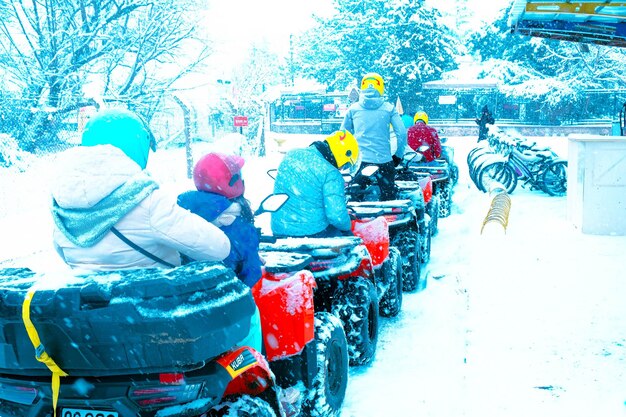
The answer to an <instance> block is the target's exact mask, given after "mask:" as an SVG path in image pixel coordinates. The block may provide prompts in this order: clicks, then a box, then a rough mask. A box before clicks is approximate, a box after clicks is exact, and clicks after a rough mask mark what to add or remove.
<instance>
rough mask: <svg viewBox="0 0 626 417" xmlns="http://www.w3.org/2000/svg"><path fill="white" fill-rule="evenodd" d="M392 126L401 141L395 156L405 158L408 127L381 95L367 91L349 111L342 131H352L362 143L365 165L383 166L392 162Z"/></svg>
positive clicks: (361, 148) (363, 92) (362, 156)
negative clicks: (366, 163)
mask: <svg viewBox="0 0 626 417" xmlns="http://www.w3.org/2000/svg"><path fill="white" fill-rule="evenodd" d="M389 125H391V126H392V127H393V130H394V132H395V134H396V138H397V141H398V145H397V149H396V152H395V155H397V156H398V157H400V158H402V156H404V148H405V147H406V127H405V126H404V123H403V122H402V118H401V117H400V114H399V113H398V111H397V110H396V108H395V107H394V106H393V105H392V104H391V103H387V102H386V101H385V100H384V98H383V97H381V96H380V94H379V93H378V91H376V90H374V89H367V90H364V91H362V92H361V97H360V99H359V101H358V102H357V103H354V104H352V105H351V106H350V108H349V109H348V112H347V113H346V116H345V118H344V119H343V123H342V124H341V129H345V130H348V131H349V132H350V133H352V134H353V135H354V137H355V138H356V140H357V141H358V142H359V151H360V152H361V158H362V160H363V162H370V163H374V164H382V163H385V162H389V161H391V139H390V135H389Z"/></svg>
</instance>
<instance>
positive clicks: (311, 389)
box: [0, 212, 348, 417]
mask: <svg viewBox="0 0 626 417" xmlns="http://www.w3.org/2000/svg"><path fill="white" fill-rule="evenodd" d="M257 213H258V212H257ZM301 258H302V257H300V259H295V260H294V259H292V258H290V259H289V262H286V261H285V260H284V259H282V260H281V262H279V264H278V266H276V265H272V264H271V263H268V265H267V266H266V268H265V270H264V272H263V277H262V279H261V280H260V281H259V283H258V284H257V285H256V286H255V287H254V289H253V290H252V291H250V289H249V288H248V287H247V286H246V285H245V284H243V283H242V282H241V281H240V280H239V279H237V278H236V277H235V276H234V273H233V272H232V271H231V270H230V269H227V268H225V267H224V266H223V265H222V264H215V263H200V262H195V263H191V264H188V265H185V266H181V267H177V268H174V269H170V270H164V269H144V270H122V271H114V272H111V271H107V272H91V273H87V274H82V275H81V274H78V275H75V274H74V273H73V272H68V273H66V274H65V275H62V276H61V275H59V274H58V273H57V274H48V275H46V274H35V273H34V272H32V271H30V270H28V269H25V268H7V269H2V270H0V329H1V331H0V352H1V353H2V354H1V355H0V415H2V416H3V417H18V416H19V417H44V416H45V417H49V416H51V415H55V416H56V415H59V416H71V417H89V416H106V417H131V416H133V417H153V416H158V417H166V416H178V417H185V416H188V417H195V416H200V415H202V416H207V417H217V416H223V415H233V414H234V415H238V416H261V417H275V416H286V417H296V416H302V417H309V416H310V417H313V416H323V417H333V416H336V415H338V414H339V413H340V409H341V406H342V403H343V398H344V396H345V389H346V386H347V379H348V373H347V368H348V366H347V363H348V357H347V347H346V340H345V334H344V333H343V328H342V326H341V323H340V322H339V320H337V319H336V318H335V317H333V316H332V315H330V314H325V313H317V314H315V315H314V311H313V301H312V300H313V287H314V285H315V281H314V279H313V277H312V275H311V273H310V272H309V271H302V270H300V269H299V267H300V265H301V264H302V263H303V260H302V259H301ZM252 294H254V299H253V297H252ZM255 301H256V304H257V305H258V308H259V311H260V315H261V322H262V323H261V325H262V329H263V331H264V334H263V340H264V349H265V352H266V355H267V359H266V357H264V356H262V355H261V354H260V353H259V352H257V351H255V350H254V349H252V348H250V347H246V346H239V345H240V342H241V341H242V340H243V338H244V337H245V336H246V335H247V334H248V331H249V329H250V318H251V316H252V314H253V312H254V305H255ZM27 329H28V330H27ZM268 360H269V362H268ZM42 361H43V362H42ZM44 363H45V364H44ZM53 371H54V372H53ZM51 374H52V375H53V377H52V381H51ZM60 375H65V376H62V377H60ZM55 405H56V407H55Z"/></svg>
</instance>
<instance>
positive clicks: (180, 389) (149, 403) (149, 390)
mask: <svg viewBox="0 0 626 417" xmlns="http://www.w3.org/2000/svg"><path fill="white" fill-rule="evenodd" d="M201 386H202V384H189V385H157V386H145V387H137V388H131V390H130V392H129V394H128V396H129V398H130V399H131V400H133V401H134V402H135V403H136V404H137V405H138V406H140V407H144V408H145V407H153V406H157V405H168V404H182V403H186V402H189V401H193V400H195V399H197V398H198V394H199V393H200V388H201Z"/></svg>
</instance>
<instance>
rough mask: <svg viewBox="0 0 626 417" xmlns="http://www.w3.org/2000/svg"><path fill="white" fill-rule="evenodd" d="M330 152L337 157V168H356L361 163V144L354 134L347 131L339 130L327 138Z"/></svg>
mask: <svg viewBox="0 0 626 417" xmlns="http://www.w3.org/2000/svg"><path fill="white" fill-rule="evenodd" d="M326 142H327V143H328V146H329V147H330V151H331V152H332V154H333V156H334V157H335V161H336V162H337V168H339V169H342V168H348V167H346V165H349V166H350V168H351V167H355V166H357V165H358V164H359V162H360V155H359V144H358V143H357V141H356V138H355V137H354V136H352V133H350V132H348V131H347V130H337V131H335V132H333V133H332V134H331V135H330V136H328V137H327V138H326Z"/></svg>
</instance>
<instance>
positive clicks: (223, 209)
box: [178, 152, 262, 351]
mask: <svg viewBox="0 0 626 417" xmlns="http://www.w3.org/2000/svg"><path fill="white" fill-rule="evenodd" d="M243 164H244V159H243V158H242V157H240V156H237V155H224V154H221V153H215V152H212V153H209V154H206V155H204V156H203V157H202V158H200V159H199V160H198V162H197V163H196V165H195V167H194V170H193V182H194V184H195V186H196V189H197V191H187V192H185V193H182V194H180V195H179V196H178V205H179V206H181V207H182V208H185V209H187V210H189V211H191V212H192V213H195V214H197V215H198V216H200V217H202V218H204V219H205V220H206V221H208V222H211V223H212V224H214V225H215V226H218V227H219V228H220V229H221V230H222V231H223V232H224V233H225V234H226V236H228V238H229V239H230V254H229V255H228V257H227V258H226V259H224V261H223V262H224V265H226V266H227V267H229V268H231V269H232V270H233V271H234V272H235V274H236V275H237V277H239V279H240V280H241V281H243V282H244V283H245V284H246V285H248V286H249V287H252V286H254V284H256V283H257V282H258V281H259V280H260V279H261V273H262V272H261V265H262V261H261V258H260V257H259V235H258V232H257V230H256V228H255V227H254V215H253V213H252V209H251V208H250V204H249V203H248V201H247V200H246V199H245V198H244V197H243V192H244V189H245V187H244V184H243V179H242V178H241V168H242V167H243ZM261 343H262V339H261V322H260V316H259V314H258V310H257V312H256V314H255V316H254V317H253V318H252V322H251V328H250V334H249V335H248V337H247V338H246V340H245V341H244V342H243V344H244V345H247V346H251V347H253V348H255V349H257V350H259V351H260V350H261Z"/></svg>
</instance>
